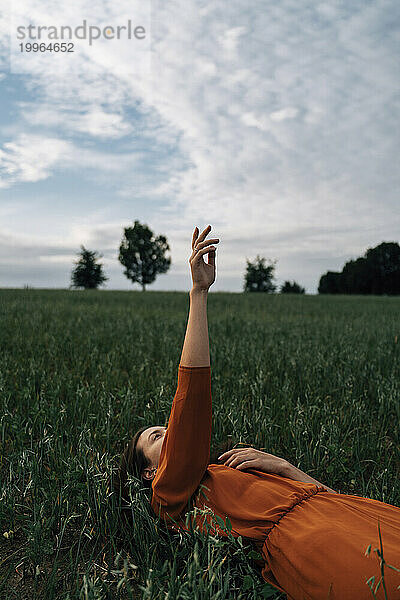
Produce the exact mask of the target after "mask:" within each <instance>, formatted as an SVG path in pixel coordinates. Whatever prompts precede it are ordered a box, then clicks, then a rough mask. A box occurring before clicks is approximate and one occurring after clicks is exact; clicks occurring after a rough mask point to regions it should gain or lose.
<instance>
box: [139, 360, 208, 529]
mask: <svg viewBox="0 0 400 600" xmlns="http://www.w3.org/2000/svg"><path fill="white" fill-rule="evenodd" d="M211 404H212V403H211V367H209V366H208V367H185V366H182V365H179V367H178V386H177V389H176V392H175V396H174V399H173V402H172V408H171V413H170V416H169V420H168V426H167V430H166V433H165V435H164V439H163V444H162V447H161V454H160V460H159V463H158V468H157V473H156V476H155V477H154V479H153V482H152V488H153V495H152V500H151V506H152V509H153V511H154V512H155V513H156V515H157V516H162V517H165V516H166V515H168V516H170V517H172V518H173V519H176V518H177V517H179V515H180V514H181V513H182V511H183V510H184V509H185V507H186V505H187V503H188V502H189V500H190V498H191V496H192V495H193V493H194V492H195V490H196V488H197V487H198V485H199V483H200V481H201V479H202V477H203V475H204V473H205V471H206V469H207V467H208V463H209V460H210V443H211V427H212V406H211Z"/></svg>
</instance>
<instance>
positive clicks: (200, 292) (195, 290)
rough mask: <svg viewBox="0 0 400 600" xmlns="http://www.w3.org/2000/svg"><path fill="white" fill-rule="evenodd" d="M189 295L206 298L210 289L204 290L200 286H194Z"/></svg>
mask: <svg viewBox="0 0 400 600" xmlns="http://www.w3.org/2000/svg"><path fill="white" fill-rule="evenodd" d="M189 294H190V295H191V296H197V295H201V296H206V295H207V294H208V288H202V287H200V286H196V285H194V286H193V287H192V289H191V290H190V292H189Z"/></svg>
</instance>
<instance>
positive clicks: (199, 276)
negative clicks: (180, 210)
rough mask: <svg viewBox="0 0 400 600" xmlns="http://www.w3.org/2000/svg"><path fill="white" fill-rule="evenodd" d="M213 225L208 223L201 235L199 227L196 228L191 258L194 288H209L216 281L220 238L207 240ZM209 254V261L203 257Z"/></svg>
mask: <svg viewBox="0 0 400 600" xmlns="http://www.w3.org/2000/svg"><path fill="white" fill-rule="evenodd" d="M210 230H211V225H208V226H207V227H206V228H205V229H204V231H202V233H201V234H200V235H199V229H198V227H196V228H195V230H194V232H193V238H192V254H191V256H190V258H189V263H190V269H191V272H192V281H193V288H196V289H200V290H208V288H209V287H210V286H211V285H212V284H213V283H214V281H215V250H216V248H215V246H213V245H210V244H213V243H215V244H218V242H219V239H218V238H210V239H209V240H205V237H206V235H207V234H208V233H209V232H210ZM204 254H208V263H206V262H205V261H204V259H203V255H204Z"/></svg>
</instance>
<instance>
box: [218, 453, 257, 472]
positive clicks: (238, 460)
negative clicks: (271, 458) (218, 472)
mask: <svg viewBox="0 0 400 600" xmlns="http://www.w3.org/2000/svg"><path fill="white" fill-rule="evenodd" d="M251 460H255V459H252V458H251V457H250V456H248V455H247V454H237V455H236V456H234V457H233V458H231V459H230V460H229V461H227V462H226V463H225V466H226V467H232V468H233V469H236V467H237V466H238V465H240V464H242V463H244V462H249V461H251Z"/></svg>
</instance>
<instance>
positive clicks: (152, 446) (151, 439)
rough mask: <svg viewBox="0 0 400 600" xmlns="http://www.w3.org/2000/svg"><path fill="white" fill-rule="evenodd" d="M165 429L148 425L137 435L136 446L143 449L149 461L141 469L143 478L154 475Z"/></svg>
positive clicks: (150, 477) (149, 477)
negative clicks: (148, 463) (142, 469)
mask: <svg viewBox="0 0 400 600" xmlns="http://www.w3.org/2000/svg"><path fill="white" fill-rule="evenodd" d="M166 431H167V428H166V427H162V426H161V425H156V426H154V427H148V428H147V429H145V430H144V431H142V433H141V434H140V436H139V439H138V442H137V444H136V447H137V448H140V449H141V450H143V452H144V454H145V456H146V457H147V458H148V460H149V461H150V466H149V467H147V468H146V469H144V471H143V477H144V478H145V479H153V478H154V477H155V471H153V469H157V467H158V463H159V460H160V454H161V446H162V443H163V439H164V435H165V432H166Z"/></svg>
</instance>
